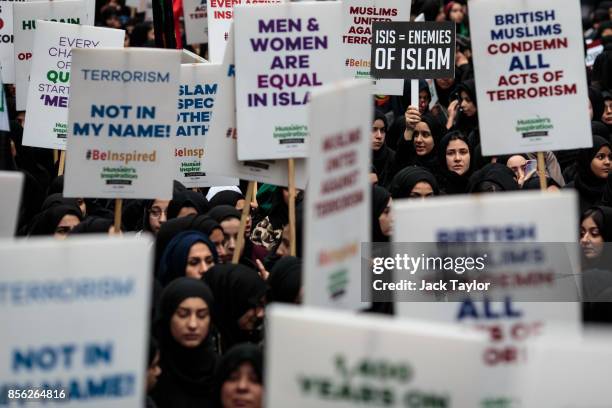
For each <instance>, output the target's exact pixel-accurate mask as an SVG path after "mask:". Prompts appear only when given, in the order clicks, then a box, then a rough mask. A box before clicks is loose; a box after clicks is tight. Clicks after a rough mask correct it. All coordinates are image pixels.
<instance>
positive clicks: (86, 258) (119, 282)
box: [0, 237, 152, 408]
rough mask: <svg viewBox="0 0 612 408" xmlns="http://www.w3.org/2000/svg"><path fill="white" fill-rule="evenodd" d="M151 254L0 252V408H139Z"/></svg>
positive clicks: (52, 244) (103, 245)
mask: <svg viewBox="0 0 612 408" xmlns="http://www.w3.org/2000/svg"><path fill="white" fill-rule="evenodd" d="M151 248H152V242H151V241H150V240H149V239H145V238H141V239H134V238H113V239H108V238H90V237H88V238H79V239H78V240H76V239H68V240H67V241H64V242H58V241H54V240H52V239H37V240H34V239H32V240H27V241H24V240H21V241H17V242H10V243H9V242H4V243H1V244H0V258H2V263H3V267H2V268H3V269H2V272H3V273H2V275H1V276H0V289H1V290H0V306H1V307H0V316H1V317H0V318H1V319H2V322H3V325H4V328H5V333H4V335H3V336H2V337H1V338H0V404H1V405H7V406H17V405H22V404H24V403H26V401H30V402H29V403H31V402H32V401H33V400H36V401H38V402H35V404H43V405H44V404H46V403H48V402H51V401H53V404H54V405H56V406H92V407H117V408H118V407H140V406H143V405H144V392H145V367H146V365H147V344H148V341H149V339H148V336H149V335H148V333H149V324H148V321H149V315H150V308H149V303H150V293H151V288H152V282H151V268H152V262H151V259H152V258H151V255H152V253H151ZM33 254H35V255H36V256H33ZM26 322H27V323H26ZM30 392H31V393H32V395H31V396H30V398H27V397H26V396H27V395H29V394H28V393H30ZM16 393H19V394H16ZM24 393H25V394H24ZM41 393H44V394H42V396H41ZM18 395H21V396H22V397H19V396H18ZM29 403H28V404H29Z"/></svg>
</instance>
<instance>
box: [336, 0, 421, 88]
mask: <svg viewBox="0 0 612 408" xmlns="http://www.w3.org/2000/svg"><path fill="white" fill-rule="evenodd" d="M410 5H411V4H410V2H408V1H404V0H383V1H380V0H345V1H343V2H342V50H343V56H344V67H345V69H346V70H347V72H348V75H350V76H351V77H352V78H355V79H367V80H371V77H370V57H371V53H372V22H374V21H410ZM373 82H374V86H373V89H372V93H374V94H379V95H403V94H404V80H403V79H381V80H377V81H373Z"/></svg>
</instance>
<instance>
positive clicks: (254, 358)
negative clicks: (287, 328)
mask: <svg viewBox="0 0 612 408" xmlns="http://www.w3.org/2000/svg"><path fill="white" fill-rule="evenodd" d="M243 363H249V364H251V366H252V367H253V370H254V371H255V374H256V375H257V381H259V383H261V384H263V381H264V377H263V355H262V353H261V350H260V349H259V347H257V346H255V345H253V344H249V343H243V344H238V345H236V346H234V347H232V348H231V349H230V350H228V352H227V353H225V355H224V356H223V357H222V358H221V361H219V367H218V368H217V373H216V375H215V377H216V381H215V397H216V398H215V408H223V403H222V401H221V389H222V388H223V383H224V382H225V381H227V380H228V379H229V378H230V376H231V375H232V373H233V372H234V371H236V370H237V369H239V368H240V366H241V365H242V364H243Z"/></svg>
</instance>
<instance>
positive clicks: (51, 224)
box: [29, 204, 83, 235]
mask: <svg viewBox="0 0 612 408" xmlns="http://www.w3.org/2000/svg"><path fill="white" fill-rule="evenodd" d="M69 214H71V215H74V216H76V217H77V218H78V219H79V221H81V220H82V219H83V215H82V213H81V210H79V208H78V207H75V206H72V205H65V204H60V205H56V206H53V207H51V208H49V209H47V210H45V211H43V212H42V213H41V215H40V217H37V219H36V221H35V222H33V225H32V228H31V230H30V233H29V235H53V234H54V233H55V230H56V228H57V225H58V224H59V223H60V221H61V220H62V218H64V216H65V215H69Z"/></svg>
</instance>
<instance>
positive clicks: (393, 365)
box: [265, 305, 484, 408]
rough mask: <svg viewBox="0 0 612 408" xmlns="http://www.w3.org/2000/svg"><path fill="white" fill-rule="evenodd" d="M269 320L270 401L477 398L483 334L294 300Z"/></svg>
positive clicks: (327, 404)
mask: <svg viewBox="0 0 612 408" xmlns="http://www.w3.org/2000/svg"><path fill="white" fill-rule="evenodd" d="M266 320H267V324H266V350H265V357H266V361H265V367H266V370H265V375H266V378H265V384H266V394H265V406H266V407H268V408H287V407H300V408H311V407H312V408H335V407H338V408H349V407H357V406H363V407H382V406H384V407H389V408H400V407H401V408H403V407H415V408H416V407H449V408H451V407H452V408H466V407H476V406H477V401H478V394H479V384H480V382H481V381H482V375H483V373H482V371H481V370H479V369H478V368H477V367H476V368H473V367H470V362H471V361H473V360H474V359H475V358H478V351H479V349H480V348H481V347H482V346H483V343H484V337H483V336H482V335H481V334H477V333H467V332H466V331H464V330H461V329H459V328H457V327H451V326H449V325H442V324H431V323H427V322H419V321H408V320H406V321H403V322H398V321H397V320H393V319H391V318H388V317H381V316H377V317H374V316H366V315H359V316H356V315H351V314H348V313H340V312H334V311H329V310H315V309H311V308H308V307H297V306H288V305H282V306H280V305H274V306H272V307H271V308H270V310H267V311H266ZM314 333H316V335H313V334H314ZM298 344H299V348H300V352H299V353H296V350H295V347H293V346H292V345H298ZM289 362H290V363H289ZM466 367H470V368H469V369H467V368H466ZM441 372H443V373H444V374H443V377H444V378H443V380H442V379H441V377H440V376H441V375H442V374H441ZM467 373H469V375H466V374H467Z"/></svg>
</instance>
